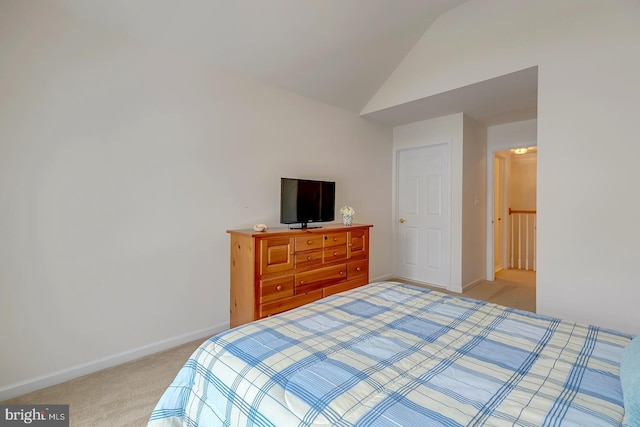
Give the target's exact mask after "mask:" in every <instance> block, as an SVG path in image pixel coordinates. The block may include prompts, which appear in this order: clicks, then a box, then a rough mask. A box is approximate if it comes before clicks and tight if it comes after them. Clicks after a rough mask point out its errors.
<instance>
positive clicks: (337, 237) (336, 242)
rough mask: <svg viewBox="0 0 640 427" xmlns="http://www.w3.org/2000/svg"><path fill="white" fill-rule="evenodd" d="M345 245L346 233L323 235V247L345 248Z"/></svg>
mask: <svg viewBox="0 0 640 427" xmlns="http://www.w3.org/2000/svg"><path fill="white" fill-rule="evenodd" d="M346 245H347V233H346V232H344V233H330V234H325V235H324V247H325V248H328V247H331V246H346Z"/></svg>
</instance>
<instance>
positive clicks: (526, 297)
mask: <svg viewBox="0 0 640 427" xmlns="http://www.w3.org/2000/svg"><path fill="white" fill-rule="evenodd" d="M393 280H396V281H398V282H404V283H409V284H412V285H416V286H422V287H425V288H429V289H433V290H436V291H439V292H443V293H446V294H451V295H460V294H457V293H454V292H449V291H446V290H443V289H442V288H437V287H433V286H428V285H424V284H421V283H416V282H411V281H408V280H403V279H393ZM462 296H463V297H467V298H475V299H479V300H482V301H488V302H492V303H494V304H500V305H504V306H506V307H512V308H518V309H520V310H526V311H531V312H533V313H535V311H536V272H535V271H532V270H501V271H499V272H497V273H496V280H495V281H493V282H490V281H487V280H485V281H483V282H481V283H479V284H477V285H476V286H473V287H472V288H470V289H467V290H465V291H464V292H463V293H462Z"/></svg>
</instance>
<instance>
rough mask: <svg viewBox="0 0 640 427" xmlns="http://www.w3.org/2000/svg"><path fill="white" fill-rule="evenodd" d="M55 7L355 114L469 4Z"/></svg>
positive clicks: (149, 2) (205, 1) (183, 2)
mask: <svg viewBox="0 0 640 427" xmlns="http://www.w3.org/2000/svg"><path fill="white" fill-rule="evenodd" d="M50 1H51V2H52V3H54V4H56V5H58V6H59V7H61V8H63V9H65V10H66V11H68V12H70V13H71V14H74V15H76V16H78V17H79V18H81V19H83V20H86V21H89V22H91V23H93V24H95V25H100V26H104V27H107V28H110V29H112V30H115V31H118V32H120V33H123V34H125V35H127V36H129V37H131V38H133V39H136V40H141V41H142V42H144V43H150V44H154V45H156V46H160V47H163V48H169V49H176V50H179V51H181V52H183V53H186V54H190V55H193V56H196V57H198V58H200V59H201V60H204V61H206V62H208V63H210V64H212V65H214V66H216V67H219V68H222V69H225V70H228V71H231V72H233V73H237V74H240V75H244V76H247V77H250V78H254V79H256V80H259V81H262V82H264V83H267V84H270V85H273V86H276V87H280V88H282V89H285V90H289V91H292V92H295V93H298V94H300V95H303V96H306V97H310V98H313V99H316V100H318V101H321V102H324V103H327V104H331V105H335V106H337V107H340V108H344V109H346V110H350V111H353V112H356V113H359V112H360V111H361V110H362V108H363V107H364V106H365V105H366V103H367V102H368V101H369V100H370V99H371V97H372V96H373V95H374V94H375V93H376V91H377V90H378V89H379V88H380V86H381V85H382V84H383V83H384V81H385V80H386V79H387V78H388V77H389V75H390V74H391V73H392V72H393V70H394V69H395V68H396V66H397V65H398V64H399V63H400V62H401V61H402V59H403V58H404V57H405V55H407V53H408V52H409V50H410V49H411V48H412V47H413V45H414V44H415V43H416V42H417V40H418V39H419V38H420V37H421V36H422V35H423V34H424V33H425V32H426V31H427V29H428V28H429V26H430V25H431V24H432V23H433V22H434V21H435V20H436V19H437V18H438V16H440V15H441V14H443V13H446V12H447V11H448V10H450V9H453V8H455V7H457V6H459V5H460V4H462V3H464V2H465V1H466V0H180V1H176V0H107V1H105V0H50ZM529 92H530V91H529ZM475 93H478V92H477V91H476V92H475ZM511 93H513V92H511ZM463 98H464V97H463ZM494 98H495V96H494ZM456 99H457V101H456V102H457V104H460V100H461V98H460V97H458V98H456ZM462 101H463V102H464V99H462ZM478 101H479V100H478V98H477V97H476V98H475V102H474V108H477V106H478V105H482V102H478ZM528 102H529V101H528ZM441 103H442V99H432V100H428V99H427V100H424V101H423V102H422V103H421V104H420V105H416V106H414V107H411V108H409V110H411V111H410V112H409V113H407V112H406V111H403V112H400V113H398V112H395V113H394V112H386V113H384V112H383V113H381V114H379V115H378V116H376V115H373V116H372V117H371V118H372V119H377V120H381V121H386V122H388V123H391V124H398V123H402V122H407V120H408V118H413V117H414V116H418V117H422V118H428V117H425V116H424V114H429V115H430V116H431V117H435V116H437V115H443V114H445V113H448V110H447V111H444V110H443V111H440V110H438V108H437V105H440V104H441ZM457 104H456V105H455V106H454V107H455V108H459V107H460V105H457ZM529 104H530V102H529ZM434 106H435V107H434ZM451 107H452V106H451V105H449V106H448V107H447V108H449V109H450V108H451ZM462 107H464V105H462ZM405 108H406V107H405ZM418 108H421V109H422V110H420V109H418ZM434 108H435V109H434ZM518 108H520V107H518ZM498 110H499V108H498ZM385 114H386V115H385ZM398 114H400V116H401V117H398ZM478 114H480V115H482V114H484V115H486V112H482V111H479V112H478Z"/></svg>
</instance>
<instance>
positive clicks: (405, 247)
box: [397, 144, 451, 287]
mask: <svg viewBox="0 0 640 427" xmlns="http://www.w3.org/2000/svg"><path fill="white" fill-rule="evenodd" d="M450 151H451V148H450V145H449V144H438V145H431V146H427V147H420V148H413V149H407V150H401V151H399V152H398V179H397V183H398V192H397V194H398V234H397V235H398V264H397V265H398V276H399V277H401V278H404V279H409V280H414V281H417V282H423V283H429V284H432V285H437V286H443V287H448V286H449V284H450V281H451V160H450V157H451V155H450Z"/></svg>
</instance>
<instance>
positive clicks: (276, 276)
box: [227, 225, 373, 328]
mask: <svg viewBox="0 0 640 427" xmlns="http://www.w3.org/2000/svg"><path fill="white" fill-rule="evenodd" d="M371 227H373V226H372V225H352V226H350V227H343V226H342V225H325V226H323V227H322V228H313V229H303V230H290V229H288V228H279V229H269V230H268V231H266V232H256V231H253V230H227V233H229V234H230V237H231V306H230V323H231V327H232V328H233V327H235V326H238V325H242V324H244V323H247V322H251V321H253V320H256V319H260V318H263V317H267V316H270V315H272V314H277V313H281V312H283V311H286V310H290V309H292V308H295V307H299V306H301V305H304V304H307V303H310V302H312V301H315V300H317V299H320V298H323V297H326V296H328V295H331V294H334V293H337V292H342V291H346V290H348V289H352V288H355V287H358V286H362V285H365V284H367V283H369V229H370V228H371Z"/></svg>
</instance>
